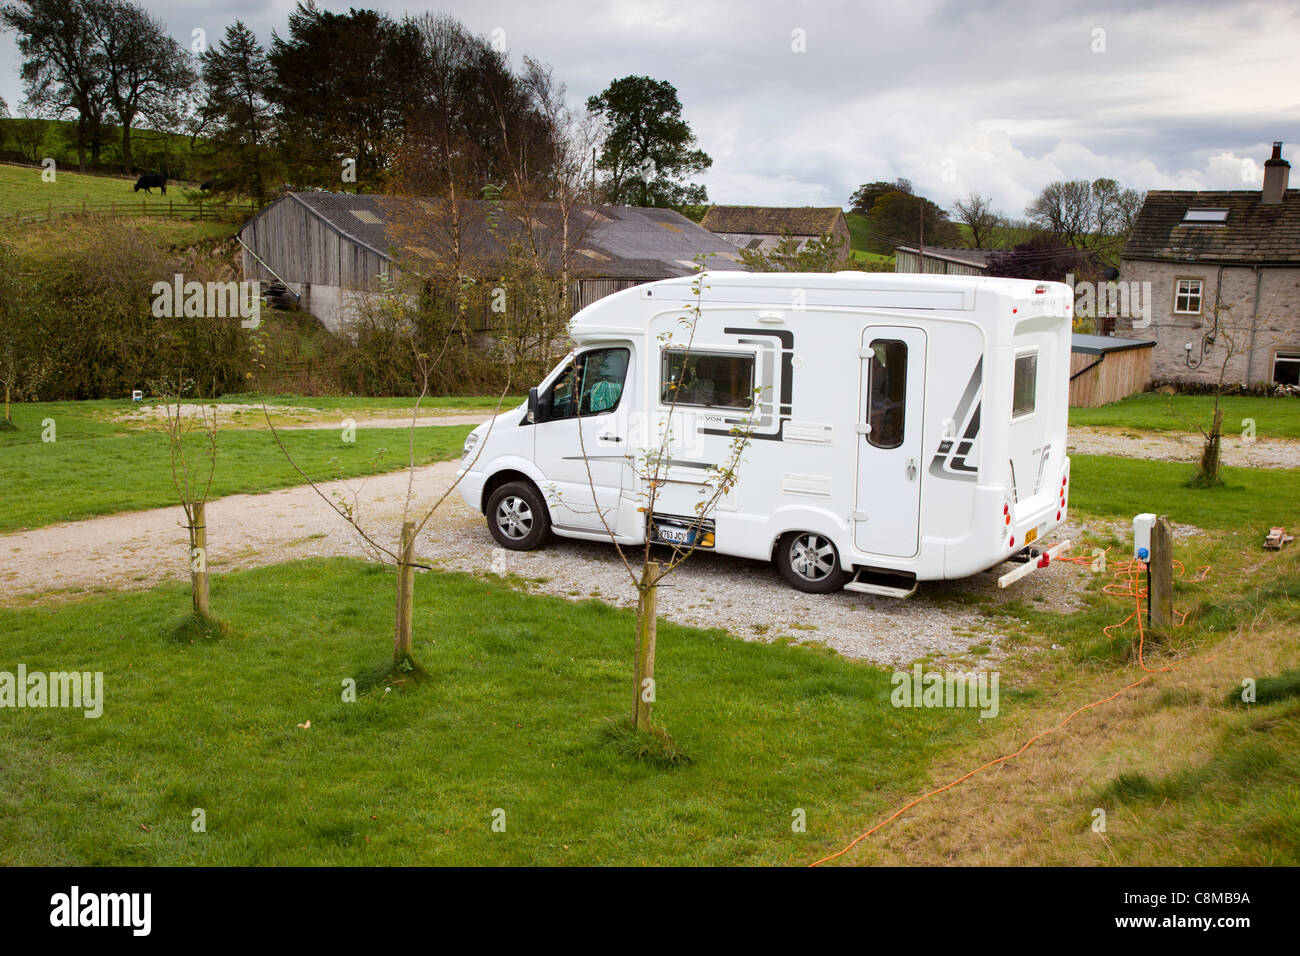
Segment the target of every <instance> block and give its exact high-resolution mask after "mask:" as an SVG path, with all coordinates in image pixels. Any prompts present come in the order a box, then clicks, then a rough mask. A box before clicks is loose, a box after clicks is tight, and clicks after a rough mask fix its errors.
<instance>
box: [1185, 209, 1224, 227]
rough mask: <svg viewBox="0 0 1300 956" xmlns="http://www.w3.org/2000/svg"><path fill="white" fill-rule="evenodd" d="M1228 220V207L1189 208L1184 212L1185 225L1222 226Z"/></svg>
mask: <svg viewBox="0 0 1300 956" xmlns="http://www.w3.org/2000/svg"><path fill="white" fill-rule="evenodd" d="M1227 221H1228V210H1226V209H1189V210H1187V212H1186V213H1184V214H1183V225H1184V226H1222V225H1225V224H1226V223H1227Z"/></svg>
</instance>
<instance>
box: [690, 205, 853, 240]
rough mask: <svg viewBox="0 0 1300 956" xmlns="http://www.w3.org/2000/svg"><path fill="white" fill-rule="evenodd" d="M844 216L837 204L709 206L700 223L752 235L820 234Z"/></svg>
mask: <svg viewBox="0 0 1300 956" xmlns="http://www.w3.org/2000/svg"><path fill="white" fill-rule="evenodd" d="M843 215H844V210H843V209H840V208H839V207H838V206H710V207H709V211H708V212H706V213H705V214H704V219H703V220H701V222H700V225H701V226H703V227H704V228H705V229H707V230H709V231H710V232H724V233H742V234H744V235H750V236H779V235H780V234H781V233H783V232H788V233H789V234H790V235H792V236H821V235H827V234H830V233H832V232H834V231H835V225H836V222H837V221H838V220H839V219H840V218H841V217H843Z"/></svg>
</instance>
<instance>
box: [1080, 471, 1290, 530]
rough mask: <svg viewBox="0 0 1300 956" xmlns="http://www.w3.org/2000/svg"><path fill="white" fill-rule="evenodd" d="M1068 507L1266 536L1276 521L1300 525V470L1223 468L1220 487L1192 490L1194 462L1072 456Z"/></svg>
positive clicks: (1116, 515)
mask: <svg viewBox="0 0 1300 956" xmlns="http://www.w3.org/2000/svg"><path fill="white" fill-rule="evenodd" d="M1070 463H1071V464H1070V488H1071V491H1070V508H1071V510H1079V511H1085V512H1089V513H1091V514H1095V515H1101V516H1104V517H1115V518H1125V519H1131V518H1132V517H1133V515H1136V514H1141V513H1142V512H1145V511H1154V512H1157V513H1160V514H1167V515H1168V516H1169V519H1170V520H1171V521H1174V522H1180V523H1183V524H1193V525H1196V526H1197V527H1198V528H1205V529H1209V530H1241V531H1244V532H1247V533H1249V534H1258V535H1259V540H1260V541H1263V540H1264V537H1263V536H1264V534H1265V533H1266V532H1267V530H1268V529H1269V528H1270V527H1272V526H1273V525H1278V524H1281V525H1284V526H1285V527H1288V528H1290V527H1292V526H1300V470H1295V469H1280V468H1224V469H1222V477H1223V481H1224V485H1223V487H1221V488H1207V489H1198V488H1188V487H1187V481H1188V479H1189V478H1191V477H1192V475H1193V474H1195V472H1196V466H1195V465H1193V464H1190V463H1189V464H1180V463H1178V462H1168V461H1147V460H1145V459H1141V458H1115V457H1111V456H1109V455H1071V456H1070Z"/></svg>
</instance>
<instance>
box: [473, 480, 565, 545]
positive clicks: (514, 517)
mask: <svg viewBox="0 0 1300 956" xmlns="http://www.w3.org/2000/svg"><path fill="white" fill-rule="evenodd" d="M486 510H487V521H488V530H489V531H490V532H492V537H494V538H496V540H497V544H499V545H501V547H503V548H509V549H510V550H511V551H532V550H533V549H534V548H536V547H537V546H538V545H540V544H541V543H542V542H543V541H544V540H546V534H547V532H548V531H550V530H551V516H550V515H549V514H548V513H547V511H546V504H545V503H544V502H543V501H542V496H541V495H540V494H539V493H538V491H537V489H536V488H534V487H533V486H532V485H531V484H528V483H525V482H522V481H512V482H510V483H509V484H506V485H502V486H501V487H500V488H498V489H497V490H496V491H494V492H492V494H491V495H490V496H489V497H488V501H487V509H486Z"/></svg>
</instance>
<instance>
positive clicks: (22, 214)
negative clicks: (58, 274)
mask: <svg viewBox="0 0 1300 956" xmlns="http://www.w3.org/2000/svg"><path fill="white" fill-rule="evenodd" d="M255 212H257V203H255V202H248V203H201V202H197V203H191V202H172V201H171V200H167V201H166V202H159V201H156V200H155V201H150V200H148V199H142V200H139V201H136V200H129V201H124V202H107V203H87V202H82V203H81V204H80V205H77V206H56V205H55V204H54V203H52V202H51V203H48V204H47V205H46V207H45V209H44V210H37V211H33V210H31V209H26V210H22V211H19V212H15V213H12V214H10V213H4V214H0V226H21V225H29V224H31V223H40V222H53V221H54V220H55V219H61V218H64V217H67V216H86V217H107V218H111V219H125V218H134V217H136V216H154V217H158V218H162V219H196V220H205V219H206V220H211V221H212V222H220V221H231V220H235V219H242V218H244V217H245V216H251V215H252V214H253V213H255Z"/></svg>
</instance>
